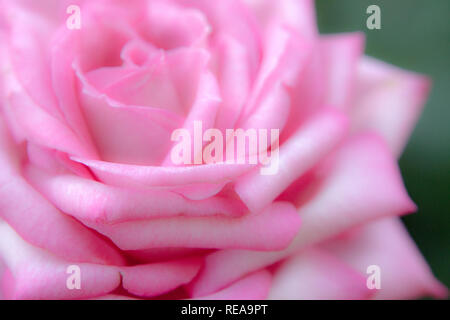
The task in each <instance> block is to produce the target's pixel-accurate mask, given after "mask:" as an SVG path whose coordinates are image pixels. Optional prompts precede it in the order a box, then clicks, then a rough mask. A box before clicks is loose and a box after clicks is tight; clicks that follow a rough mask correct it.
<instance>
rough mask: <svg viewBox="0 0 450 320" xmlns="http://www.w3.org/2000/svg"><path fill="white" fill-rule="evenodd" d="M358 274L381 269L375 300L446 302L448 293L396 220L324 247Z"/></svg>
mask: <svg viewBox="0 0 450 320" xmlns="http://www.w3.org/2000/svg"><path fill="white" fill-rule="evenodd" d="M325 248H327V249H328V250H330V251H331V252H332V253H333V254H336V255H337V256H339V257H341V258H342V259H343V260H344V261H347V262H348V263H349V264H350V265H351V266H353V267H354V268H355V269H357V270H359V271H360V272H363V273H366V270H367V267H369V266H371V265H376V266H378V267H379V268H380V285H381V289H379V290H376V289H374V291H375V298H376V299H416V298H421V297H424V296H427V295H431V296H434V297H436V298H447V297H448V290H447V288H445V286H443V285H442V284H440V283H439V282H438V281H437V280H436V279H435V278H434V277H433V274H432V272H431V270H430V268H429V267H428V265H427V263H426V262H425V260H424V259H423V257H422V255H421V254H420V251H419V250H418V249H417V247H416V245H415V244H414V242H413V241H412V239H411V238H410V236H409V235H408V232H407V231H406V229H405V227H404V226H403V224H402V223H401V222H400V220H399V219H396V218H387V219H380V220H377V221H376V222H372V223H370V224H367V225H365V226H363V227H360V228H359V229H357V230H355V231H353V232H352V233H350V234H348V235H347V236H345V237H341V238H340V239H336V240H333V241H330V243H329V244H327V245H326V246H325Z"/></svg>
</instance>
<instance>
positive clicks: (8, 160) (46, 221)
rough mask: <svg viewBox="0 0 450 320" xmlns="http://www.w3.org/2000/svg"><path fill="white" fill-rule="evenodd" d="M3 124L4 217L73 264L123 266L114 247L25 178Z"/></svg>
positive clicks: (0, 198)
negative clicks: (57, 207)
mask: <svg viewBox="0 0 450 320" xmlns="http://www.w3.org/2000/svg"><path fill="white" fill-rule="evenodd" d="M0 120H1V119H0ZM1 125H2V123H0V168H1V170H0V184H1V188H0V216H1V217H2V218H3V219H4V220H6V221H7V222H8V223H9V224H10V225H11V226H12V227H14V229H15V230H17V232H18V233H19V234H21V235H22V236H23V237H24V238H25V239H26V240H27V241H29V242H30V243H32V244H33V245H36V246H39V247H42V248H45V249H47V250H49V251H51V252H53V253H55V254H57V255H58V256H60V257H63V258H65V259H67V260H69V261H81V262H93V263H106V264H119V265H120V264H123V258H122V257H121V256H120V254H119V253H118V252H117V251H116V250H115V248H113V246H111V244H109V243H107V242H106V241H104V240H103V239H101V238H100V237H99V236H98V235H97V234H95V233H94V232H92V231H91V230H88V229H86V228H85V227H84V226H82V225H81V224H80V223H79V222H77V221H75V220H74V219H71V218H70V217H68V216H65V215H64V214H62V213H61V212H59V211H58V210H57V209H56V208H54V207H53V205H52V204H50V203H49V202H48V201H47V200H46V199H45V198H44V197H43V196H42V195H40V194H39V193H38V192H37V191H36V190H35V189H33V188H32V187H31V186H30V185H29V184H28V182H26V181H25V180H24V179H23V178H22V177H21V173H20V168H19V161H20V158H19V154H18V151H17V150H16V147H15V146H14V145H13V144H12V143H11V142H10V141H8V140H9V139H8V136H7V133H6V132H5V131H4V128H2V127H1ZM74 241H76V246H74Z"/></svg>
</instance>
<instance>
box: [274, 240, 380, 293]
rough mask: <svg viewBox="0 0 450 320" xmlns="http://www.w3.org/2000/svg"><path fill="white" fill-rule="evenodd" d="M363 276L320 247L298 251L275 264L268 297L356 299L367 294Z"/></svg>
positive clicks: (368, 291) (367, 290)
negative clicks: (319, 248) (278, 264)
mask: <svg viewBox="0 0 450 320" xmlns="http://www.w3.org/2000/svg"><path fill="white" fill-rule="evenodd" d="M370 295H371V291H370V290H369V289H368V288H367V286H366V278H365V277H364V276H363V275H362V274H361V273H359V272H358V271H356V270H354V269H352V268H351V267H350V266H348V265H346V264H345V263H343V262H341V261H340V260H338V259H337V258H336V257H334V256H332V255H330V254H328V253H326V252H325V251H323V250H318V249H309V250H306V251H303V252H301V253H298V254H296V255H294V256H292V257H290V258H289V259H288V260H286V261H284V262H283V263H282V264H281V266H279V267H278V268H277V269H276V271H275V274H274V277H273V281H272V286H271V288H270V293H269V297H268V298H269V299H274V300H284V299H286V300H331V299H338V300H355V299H356V300H360V299H366V298H368V297H370Z"/></svg>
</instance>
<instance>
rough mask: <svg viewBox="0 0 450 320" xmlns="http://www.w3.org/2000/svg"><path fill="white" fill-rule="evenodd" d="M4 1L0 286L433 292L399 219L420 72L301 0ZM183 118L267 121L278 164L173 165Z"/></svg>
mask: <svg viewBox="0 0 450 320" xmlns="http://www.w3.org/2000/svg"><path fill="white" fill-rule="evenodd" d="M0 3H1V5H0V65H1V67H0V70H1V77H0V108H1V109H0V110H1V115H0V129H1V130H0V183H1V187H0V217H1V219H0V285H1V290H0V297H2V298H7V299H70V298H127V297H135V298H153V297H157V296H158V297H166V298H200V299H262V298H267V297H268V298H273V299H286V298H288V299H331V298H340V299H363V298H385V299H389V298H416V297H420V296H423V295H433V296H437V297H445V296H446V295H447V289H446V288H445V287H443V286H442V285H441V284H439V282H437V280H435V279H434V277H433V276H432V274H431V272H430V270H429V268H428V266H427V265H426V263H425V261H424V260H423V258H422V257H421V255H420V253H419V251H418V250H417V248H416V247H415V245H414V243H413V242H412V240H411V239H410V238H409V236H408V234H407V232H406V231H405V229H404V228H403V226H402V224H401V222H400V221H399V219H398V216H400V215H402V214H406V213H408V212H412V211H414V210H415V209H416V208H415V205H414V203H413V202H412V200H411V199H410V198H409V196H408V194H407V192H406V190H405V188H404V185H403V183H402V179H401V175H400V173H399V169H398V167H397V164H396V157H398V156H399V155H400V153H401V151H402V149H403V147H404V145H405V143H406V141H407V139H408V137H409V134H410V133H411V131H412V129H413V127H414V124H415V122H416V120H417V118H418V117H419V114H420V112H421V108H422V106H423V104H424V101H425V99H426V96H427V93H428V87H429V82H428V80H427V79H426V78H424V77H422V76H420V75H417V74H413V73H409V72H406V71H403V70H399V69H397V68H395V67H392V66H389V65H386V64H384V63H382V62H378V61H375V60H373V59H371V58H368V57H364V56H363V47H364V37H363V35H362V34H360V33H352V34H340V35H330V36H319V34H318V31H317V27H316V22H315V14H314V8H313V7H314V4H313V2H312V1H309V0H304V1H303V0H283V1H275V0H274V1H269V0H261V1H255V0H252V1H251V0H246V1H237V0H236V1H235V0H226V1H225V0H222V1H211V0H171V1H162V0H145V1H144V0H142V1H141V0H136V1H118V0H114V1H101V0H95V1H94V0H90V1H73V0H70V1H68V0H67V1H66V0H40V1H33V0H15V1H1V2H0ZM70 5H72V6H71V7H70V9H69V10H67V9H68V8H69V6H70ZM73 5H75V6H73ZM78 9H79V10H78ZM195 121H201V123H202V125H203V129H204V130H206V129H212V128H215V129H218V130H220V132H225V130H226V129H233V128H242V129H243V130H247V129H267V130H269V129H277V130H279V132H280V136H279V148H277V146H276V144H274V143H273V141H272V145H270V146H269V150H271V151H272V152H275V151H276V152H279V158H278V162H277V165H278V168H279V170H278V172H277V173H276V174H272V175H263V174H261V172H260V169H261V164H259V163H258V164H254V163H253V164H252V163H248V162H246V163H229V162H220V161H219V162H217V163H206V164H205V163H202V164H194V165H184V164H181V165H175V164H174V163H172V161H171V157H170V155H171V152H172V151H173V150H174V148H175V146H176V142H174V141H173V139H172V133H173V132H174V130H176V129H179V128H182V129H185V130H187V132H188V133H194V129H195V128H194V122H195ZM269 142H270V141H269ZM203 147H205V145H203ZM224 147H225V146H224ZM193 156H194V155H193ZM249 157H250V153H245V158H246V159H248V158H249ZM300 220H301V223H300ZM370 266H375V267H378V268H379V269H380V270H381V283H382V285H381V289H376V290H374V289H371V288H370V286H369V285H368V280H367V277H368V275H367V274H366V271H367V270H368V268H369V267H370ZM369 269H370V268H369ZM76 276H79V277H78V278H76ZM375 282H376V281H375Z"/></svg>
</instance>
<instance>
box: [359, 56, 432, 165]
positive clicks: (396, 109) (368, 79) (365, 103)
mask: <svg viewBox="0 0 450 320" xmlns="http://www.w3.org/2000/svg"><path fill="white" fill-rule="evenodd" d="M357 81H358V87H357V89H356V101H355V104H354V106H353V116H352V118H353V128H354V130H355V131H362V130H367V129H370V130H374V131H376V132H378V133H379V134H380V135H381V136H383V137H384V139H385V140H386V141H387V143H388V145H389V147H390V148H391V150H392V152H393V153H394V154H395V155H396V156H399V155H400V154H401V153H402V151H403V148H404V147H405V145H406V142H407V141H408V138H409V136H410V134H411V132H412V130H413V128H414V126H415V124H416V122H417V119H418V118H419V116H420V113H421V111H422V108H423V106H424V104H425V101H426V98H427V96H428V92H429V89H430V80H429V79H427V78H426V77H424V76H421V75H418V74H415V73H412V72H407V71H403V70H401V69H398V68H396V67H393V66H390V65H388V64H386V63H383V62H379V61H377V60H375V59H371V58H365V59H364V60H362V62H361V64H360V66H359V70H358V78H357Z"/></svg>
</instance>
